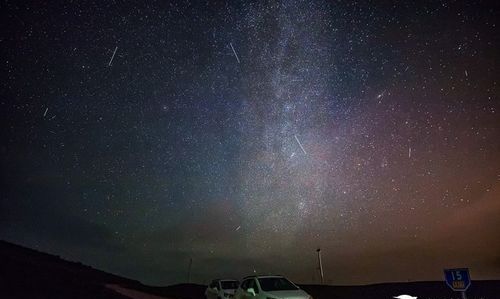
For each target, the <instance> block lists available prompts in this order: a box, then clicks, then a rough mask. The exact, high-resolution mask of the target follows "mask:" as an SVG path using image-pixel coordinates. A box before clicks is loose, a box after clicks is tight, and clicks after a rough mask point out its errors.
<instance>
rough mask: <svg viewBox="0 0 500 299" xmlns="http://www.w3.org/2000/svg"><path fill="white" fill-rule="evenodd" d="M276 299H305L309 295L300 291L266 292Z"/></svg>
mask: <svg viewBox="0 0 500 299" xmlns="http://www.w3.org/2000/svg"><path fill="white" fill-rule="evenodd" d="M266 294H269V295H271V296H273V297H276V298H286V299H307V298H309V295H308V294H307V293H306V292H304V291H302V290H290V291H272V292H266Z"/></svg>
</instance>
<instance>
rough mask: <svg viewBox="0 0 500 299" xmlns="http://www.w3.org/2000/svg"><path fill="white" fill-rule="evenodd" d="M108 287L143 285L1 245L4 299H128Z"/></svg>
mask: <svg viewBox="0 0 500 299" xmlns="http://www.w3.org/2000/svg"><path fill="white" fill-rule="evenodd" d="M106 283H112V284H120V285H139V282H138V281H135V280H131V279H126V278H123V277H120V276H117V275H113V274H110V273H106V272H103V271H100V270H96V269H94V268H92V267H89V266H85V265H83V264H81V263H77V262H69V261H66V260H63V259H61V258H59V257H58V256H55V255H51V254H47V253H42V252H39V251H36V250H33V249H28V248H25V247H22V246H18V245H14V244H11V243H8V242H5V241H0V298H30V299H33V298H51V299H57V298H96V299H99V298H111V299H115V298H116V299H124V298H127V297H124V296H121V295H118V294H116V293H115V292H113V291H112V290H109V289H108V288H106V287H105V286H104V285H105V284H106Z"/></svg>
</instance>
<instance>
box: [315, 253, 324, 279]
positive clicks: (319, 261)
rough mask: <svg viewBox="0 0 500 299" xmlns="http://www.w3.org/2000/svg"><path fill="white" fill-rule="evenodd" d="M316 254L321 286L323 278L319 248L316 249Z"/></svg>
mask: <svg viewBox="0 0 500 299" xmlns="http://www.w3.org/2000/svg"><path fill="white" fill-rule="evenodd" d="M316 252H317V253H318V270H319V275H320V277H321V284H323V283H324V276H323V263H321V248H318V249H316Z"/></svg>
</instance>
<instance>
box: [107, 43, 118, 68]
mask: <svg viewBox="0 0 500 299" xmlns="http://www.w3.org/2000/svg"><path fill="white" fill-rule="evenodd" d="M117 50H118V47H115V51H114V52H113V56H111V60H110V61H109V63H108V66H111V63H112V62H113V59H114V58H115V54H116V51H117Z"/></svg>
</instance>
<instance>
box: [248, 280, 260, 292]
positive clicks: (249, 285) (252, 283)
mask: <svg viewBox="0 0 500 299" xmlns="http://www.w3.org/2000/svg"><path fill="white" fill-rule="evenodd" d="M248 288H252V289H253V290H254V291H255V294H258V293H259V288H258V287H257V283H255V279H251V280H250V281H249V283H248Z"/></svg>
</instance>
